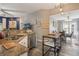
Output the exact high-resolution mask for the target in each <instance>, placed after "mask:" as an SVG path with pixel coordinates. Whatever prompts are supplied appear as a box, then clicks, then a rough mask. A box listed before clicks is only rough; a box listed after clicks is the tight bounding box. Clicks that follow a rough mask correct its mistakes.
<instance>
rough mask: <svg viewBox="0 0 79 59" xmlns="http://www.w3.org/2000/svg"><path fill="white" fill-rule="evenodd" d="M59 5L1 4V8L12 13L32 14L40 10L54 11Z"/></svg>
mask: <svg viewBox="0 0 79 59" xmlns="http://www.w3.org/2000/svg"><path fill="white" fill-rule="evenodd" d="M57 5H58V4H57V3H0V8H2V9H4V10H5V11H8V12H9V11H10V12H18V13H19V12H20V13H21V12H22V13H27V14H28V13H32V12H34V11H37V10H40V9H52V8H54V7H55V6H57Z"/></svg>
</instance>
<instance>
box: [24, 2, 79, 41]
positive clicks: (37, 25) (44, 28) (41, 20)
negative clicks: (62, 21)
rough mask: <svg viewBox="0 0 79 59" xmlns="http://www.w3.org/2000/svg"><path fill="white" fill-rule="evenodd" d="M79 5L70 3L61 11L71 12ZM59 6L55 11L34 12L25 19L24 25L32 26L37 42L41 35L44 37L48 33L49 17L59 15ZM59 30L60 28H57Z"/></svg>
mask: <svg viewBox="0 0 79 59" xmlns="http://www.w3.org/2000/svg"><path fill="white" fill-rule="evenodd" d="M78 6H79V4H77V3H74V4H73V3H71V4H64V6H63V7H62V8H63V11H64V12H68V11H72V10H78V9H79V7H78ZM59 13H60V11H59V6H58V7H56V8H55V9H48V10H39V11H36V12H33V13H31V14H29V15H27V16H26V17H28V18H27V20H26V21H25V22H26V23H28V22H29V23H31V24H33V26H34V27H33V28H34V31H35V33H36V35H37V38H38V40H40V39H42V35H46V34H48V33H49V19H50V18H49V16H51V15H56V14H59ZM58 29H59V30H60V28H58Z"/></svg>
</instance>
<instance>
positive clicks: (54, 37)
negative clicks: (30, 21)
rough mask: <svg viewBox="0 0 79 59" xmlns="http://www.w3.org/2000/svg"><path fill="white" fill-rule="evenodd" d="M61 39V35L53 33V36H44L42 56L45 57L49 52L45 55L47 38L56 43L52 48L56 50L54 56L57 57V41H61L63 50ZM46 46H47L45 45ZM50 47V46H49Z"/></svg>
mask: <svg viewBox="0 0 79 59" xmlns="http://www.w3.org/2000/svg"><path fill="white" fill-rule="evenodd" d="M60 37H61V33H51V34H48V35H44V36H43V40H42V55H43V56H44V55H45V54H46V53H47V52H48V51H47V52H45V53H44V45H45V44H44V43H45V42H44V40H45V38H49V39H52V40H53V41H54V47H52V48H54V56H55V55H56V53H57V52H56V48H57V41H58V40H59V41H60V45H59V47H60V48H61V39H60ZM45 46H46V45H45ZM49 47H50V46H49Z"/></svg>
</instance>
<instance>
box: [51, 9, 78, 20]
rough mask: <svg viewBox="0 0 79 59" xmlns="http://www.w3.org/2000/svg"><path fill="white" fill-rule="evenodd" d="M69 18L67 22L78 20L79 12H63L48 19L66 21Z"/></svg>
mask: <svg viewBox="0 0 79 59" xmlns="http://www.w3.org/2000/svg"><path fill="white" fill-rule="evenodd" d="M68 16H69V20H73V19H77V18H79V10H73V11H69V12H64V14H63V15H61V13H60V14H56V15H51V16H50V18H51V19H52V20H67V19H68Z"/></svg>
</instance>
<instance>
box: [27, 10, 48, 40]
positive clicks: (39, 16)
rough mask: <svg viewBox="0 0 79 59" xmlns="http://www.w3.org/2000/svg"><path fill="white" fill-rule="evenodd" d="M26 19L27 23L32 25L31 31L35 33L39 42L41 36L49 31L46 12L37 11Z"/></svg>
mask: <svg viewBox="0 0 79 59" xmlns="http://www.w3.org/2000/svg"><path fill="white" fill-rule="evenodd" d="M27 17H28V22H29V23H31V24H33V30H34V31H35V33H36V37H37V39H38V40H41V39H42V36H43V35H46V34H48V29H49V12H48V10H39V11H36V12H34V13H31V14H29V15H28V16H27ZM26 22H27V20H26Z"/></svg>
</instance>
